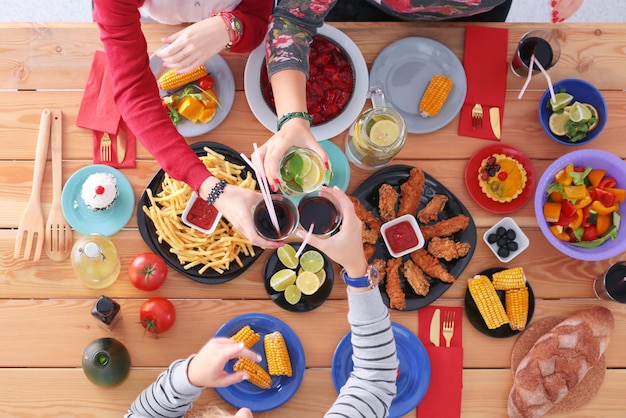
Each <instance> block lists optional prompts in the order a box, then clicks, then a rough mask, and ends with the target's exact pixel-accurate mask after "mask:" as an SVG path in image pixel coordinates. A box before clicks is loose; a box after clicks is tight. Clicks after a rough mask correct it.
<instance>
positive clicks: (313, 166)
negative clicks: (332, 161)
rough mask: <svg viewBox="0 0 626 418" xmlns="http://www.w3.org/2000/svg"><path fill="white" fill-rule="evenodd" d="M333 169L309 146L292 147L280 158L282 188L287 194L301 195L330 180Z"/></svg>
mask: <svg viewBox="0 0 626 418" xmlns="http://www.w3.org/2000/svg"><path fill="white" fill-rule="evenodd" d="M331 176H332V170H331V169H328V170H327V169H326V167H325V166H324V161H323V160H322V157H320V156H319V155H318V154H317V153H315V152H314V151H312V150H310V149H308V148H299V147H293V148H291V149H290V150H289V151H288V152H287V153H286V154H285V155H284V156H283V158H282V159H281V160H280V189H281V191H282V192H283V193H284V194H285V195H287V196H299V195H301V194H303V193H308V192H311V191H313V190H317V189H319V188H320V187H321V186H322V185H323V184H328V183H329V182H330V177H331Z"/></svg>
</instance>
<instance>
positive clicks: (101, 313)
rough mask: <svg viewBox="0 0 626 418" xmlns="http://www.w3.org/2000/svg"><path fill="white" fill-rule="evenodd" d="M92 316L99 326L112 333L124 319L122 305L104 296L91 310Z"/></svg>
mask: <svg viewBox="0 0 626 418" xmlns="http://www.w3.org/2000/svg"><path fill="white" fill-rule="evenodd" d="M91 315H92V316H93V317H94V319H95V320H96V322H97V323H98V325H100V326H101V327H103V328H104V329H106V330H107V331H111V330H112V329H113V327H115V325H116V324H117V323H118V321H119V320H120V318H121V317H122V315H121V314H120V304H119V303H117V302H116V301H114V300H113V299H111V298H109V297H106V296H104V295H102V296H100V297H99V298H98V300H97V301H96V303H95V304H94V305H93V308H91Z"/></svg>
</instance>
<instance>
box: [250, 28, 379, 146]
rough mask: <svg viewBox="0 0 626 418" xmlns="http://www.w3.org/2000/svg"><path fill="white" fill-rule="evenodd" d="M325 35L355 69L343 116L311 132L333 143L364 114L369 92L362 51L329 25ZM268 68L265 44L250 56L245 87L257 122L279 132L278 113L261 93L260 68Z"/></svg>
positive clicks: (322, 29) (324, 29)
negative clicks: (344, 52)
mask: <svg viewBox="0 0 626 418" xmlns="http://www.w3.org/2000/svg"><path fill="white" fill-rule="evenodd" d="M318 34H320V35H323V36H325V37H327V38H329V39H331V40H333V41H334V42H336V43H337V44H338V45H340V46H341V47H342V48H343V49H344V50H345V51H346V53H347V54H348V56H349V57H350V59H351V60H352V66H353V69H354V75H355V80H354V92H353V93H352V97H351V98H350V101H349V102H348V104H347V105H346V107H345V108H344V110H343V112H342V113H341V114H339V115H338V116H337V117H335V118H334V119H332V120H330V121H328V122H326V123H323V124H319V125H315V126H313V127H312V128H311V132H312V134H313V136H314V137H315V138H316V139H317V140H318V141H323V140H325V139H331V138H333V137H335V136H337V135H339V134H340V133H342V132H343V131H345V130H346V129H348V128H349V127H350V125H352V122H354V121H355V120H356V119H357V118H358V117H359V115H360V114H361V111H362V110H363V106H364V104H365V100H366V99H367V91H368V78H369V77H368V73H367V64H366V63H365V58H363V54H362V53H361V50H360V49H359V48H358V47H357V46H356V44H355V43H354V42H353V41H352V39H350V38H349V37H348V36H347V35H346V34H345V33H343V32H341V31H340V30H339V29H336V28H334V27H332V26H330V25H326V24H325V25H324V26H322V27H321V28H320V29H319V30H318ZM264 64H265V44H263V45H261V46H259V47H258V48H257V49H255V50H254V51H252V52H251V53H250V56H249V57H248V61H247V62H246V68H245V70H244V87H245V92H246V99H247V100H248V106H250V109H251V110H252V113H253V114H254V116H256V118H257V120H258V121H259V122H261V124H262V125H263V126H265V127H266V128H267V129H268V130H270V131H272V132H276V120H277V119H278V118H277V116H276V113H274V111H273V110H272V109H271V108H270V107H269V106H268V105H267V103H266V102H265V99H264V98H263V93H262V92H261V79H260V74H261V66H262V65H264Z"/></svg>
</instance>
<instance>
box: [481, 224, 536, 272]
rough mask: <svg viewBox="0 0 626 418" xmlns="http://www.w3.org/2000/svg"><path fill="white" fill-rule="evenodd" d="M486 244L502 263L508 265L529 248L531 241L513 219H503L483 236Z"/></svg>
mask: <svg viewBox="0 0 626 418" xmlns="http://www.w3.org/2000/svg"><path fill="white" fill-rule="evenodd" d="M483 239H484V240H485V244H487V246H488V247H489V248H490V249H491V251H493V253H494V254H495V255H496V257H498V260H500V261H501V262H502V263H508V262H509V261H511V260H513V259H514V258H515V257H517V256H518V255H519V254H520V253H521V252H522V251H524V250H525V249H526V248H528V244H529V243H530V241H529V240H528V237H527V236H526V234H524V232H523V231H522V230H521V229H520V227H519V226H518V225H517V223H515V221H514V220H513V218H509V217H506V218H502V219H501V220H500V221H499V222H498V223H496V224H495V225H494V226H492V227H491V228H489V229H488V230H487V232H485V235H483Z"/></svg>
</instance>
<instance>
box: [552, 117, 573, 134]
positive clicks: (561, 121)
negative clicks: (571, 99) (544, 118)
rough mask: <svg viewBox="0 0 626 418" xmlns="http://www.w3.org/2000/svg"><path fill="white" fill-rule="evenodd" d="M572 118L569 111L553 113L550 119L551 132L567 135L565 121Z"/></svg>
mask: <svg viewBox="0 0 626 418" xmlns="http://www.w3.org/2000/svg"><path fill="white" fill-rule="evenodd" d="M568 120H570V114H569V112H563V113H553V114H551V115H550V119H549V120H548V126H549V127H550V132H552V133H553V134H554V135H557V136H565V122H567V121H568Z"/></svg>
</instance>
